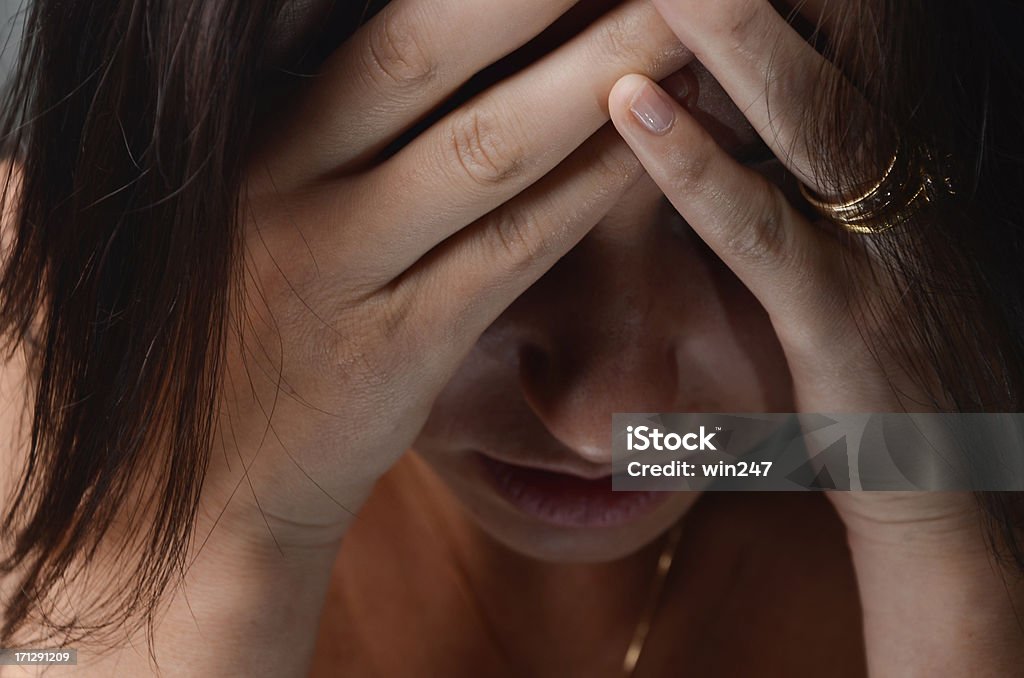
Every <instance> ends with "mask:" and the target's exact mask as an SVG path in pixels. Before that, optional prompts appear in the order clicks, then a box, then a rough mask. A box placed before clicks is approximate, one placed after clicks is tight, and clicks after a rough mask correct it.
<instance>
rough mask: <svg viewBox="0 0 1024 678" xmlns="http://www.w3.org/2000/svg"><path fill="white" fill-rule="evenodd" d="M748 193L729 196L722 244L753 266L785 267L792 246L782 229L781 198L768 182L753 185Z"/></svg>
mask: <svg viewBox="0 0 1024 678" xmlns="http://www.w3.org/2000/svg"><path fill="white" fill-rule="evenodd" d="M757 186H758V188H756V189H752V190H753V193H752V194H751V195H750V196H745V198H746V199H744V197H741V198H738V199H737V198H732V199H731V203H732V204H731V210H730V214H729V215H728V217H727V219H728V223H727V225H726V227H727V228H729V232H730V234H731V235H730V237H729V238H728V242H727V244H726V246H727V247H728V248H729V251H731V252H733V253H735V254H736V255H737V256H739V257H740V258H742V259H743V260H744V261H747V262H749V263H750V264H752V265H755V266H759V267H760V266H765V267H774V268H780V267H782V266H787V267H788V262H789V258H790V255H791V254H792V252H793V248H792V247H790V242H789V241H790V239H791V232H790V229H788V228H786V218H785V212H784V209H783V201H784V200H785V198H784V197H783V196H782V195H781V194H780V193H778V191H777V190H776V189H775V188H774V187H773V186H771V185H768V184H760V183H759V184H757Z"/></svg>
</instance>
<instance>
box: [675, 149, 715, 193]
mask: <svg viewBox="0 0 1024 678" xmlns="http://www.w3.org/2000/svg"><path fill="white" fill-rule="evenodd" d="M713 143H714V142H713V141H712V140H711V139H710V138H709V137H706V136H705V137H702V138H701V140H700V141H699V142H698V143H696V144H694V146H693V148H692V150H691V149H673V152H672V153H671V155H670V157H669V163H668V167H669V168H670V170H669V171H670V173H671V177H670V179H671V181H672V183H673V184H674V185H675V186H676V187H677V188H678V189H679V191H680V192H683V193H686V194H700V193H704V192H706V191H708V190H711V188H712V186H713V182H711V181H709V179H710V177H711V173H712V165H713V162H714V152H715V149H714V147H713V146H712V144H713Z"/></svg>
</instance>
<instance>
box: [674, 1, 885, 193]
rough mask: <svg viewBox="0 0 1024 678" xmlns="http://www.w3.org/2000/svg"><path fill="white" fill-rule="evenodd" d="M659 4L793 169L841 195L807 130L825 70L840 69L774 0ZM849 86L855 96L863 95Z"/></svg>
mask: <svg viewBox="0 0 1024 678" xmlns="http://www.w3.org/2000/svg"><path fill="white" fill-rule="evenodd" d="M654 4H655V6H656V7H657V8H658V10H659V11H660V12H661V14H662V16H663V17H664V18H665V21H666V22H667V23H668V24H669V26H671V27H672V30H673V31H675V33H676V35H678V36H679V38H680V40H682V41H683V43H684V44H685V45H687V46H688V47H689V48H690V49H692V50H693V52H694V55H695V56H696V58H697V59H698V60H700V62H701V63H702V64H703V65H704V66H705V67H706V68H707V69H708V70H709V71H710V72H711V74H712V75H713V76H714V77H715V79H716V80H718V82H719V83H720V84H721V85H722V88H723V89H725V91H726V92H727V93H728V94H729V97H730V98H731V99H732V100H733V102H734V103H735V104H736V106H737V107H738V108H739V109H740V110H741V111H743V112H744V114H745V115H746V116H747V119H748V120H749V121H750V124H751V125H752V126H753V127H754V129H756V130H757V132H758V134H759V135H760V136H761V138H762V139H764V141H765V143H766V144H767V145H768V146H769V147H770V148H771V149H772V151H773V152H774V153H775V155H776V157H778V158H779V160H781V161H782V162H783V164H785V165H786V167H787V169H789V171H790V172H792V173H793V174H794V175H795V176H796V177H797V178H798V179H800V180H801V181H803V182H804V183H806V184H808V185H809V186H811V187H812V188H815V189H816V190H818V192H820V193H823V194H831V193H835V188H834V187H830V186H821V185H819V181H818V179H817V177H816V176H815V174H816V173H815V167H816V166H819V163H816V158H815V157H813V155H812V153H813V149H809V148H808V144H807V139H806V138H805V135H804V132H805V131H806V115H807V113H808V109H807V106H808V105H809V103H810V102H812V101H814V99H815V89H816V88H818V87H820V86H821V84H822V80H821V78H822V74H823V73H828V72H831V73H832V74H833V75H835V76H836V77H839V76H838V73H835V71H834V70H833V67H832V66H831V65H830V64H829V63H828V62H827V61H826V60H825V59H824V58H823V57H822V56H821V55H820V54H819V53H818V52H817V51H815V49H814V48H813V47H812V46H811V45H810V44H808V43H807V41H805V40H804V39H803V38H802V37H801V36H800V35H799V34H798V33H797V32H796V31H795V30H794V29H793V28H792V27H791V26H790V25H789V24H788V23H787V22H786V20H785V19H784V18H783V17H782V16H781V15H780V14H779V13H778V12H776V10H775V9H774V8H773V7H772V5H771V3H769V2H768V0H719V2H715V3H712V4H711V5H709V4H708V3H706V2H698V1H696V0H654ZM849 91H850V93H851V96H850V97H849V98H848V99H849V100H850V101H851V102H855V101H859V99H857V98H856V97H855V96H853V91H852V89H851V90H849ZM853 105H857V104H853ZM862 105H866V104H862Z"/></svg>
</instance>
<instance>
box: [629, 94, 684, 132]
mask: <svg viewBox="0 0 1024 678" xmlns="http://www.w3.org/2000/svg"><path fill="white" fill-rule="evenodd" d="M629 110H630V111H632V112H633V115H634V116H635V117H636V119H637V120H639V121H640V124H641V125H643V126H644V127H646V128H647V129H648V131H650V132H651V133H652V134H659V135H660V134H665V133H666V132H668V131H669V130H670V129H671V128H672V123H674V122H675V120H676V113H675V111H674V110H673V109H672V104H671V102H669V101H668V99H667V97H666V96H665V95H664V94H662V93H661V92H660V91H658V90H657V89H655V88H654V87H651V83H649V82H644V84H643V85H641V86H640V88H639V89H638V90H637V92H636V94H634V95H633V99H632V101H630V102H629Z"/></svg>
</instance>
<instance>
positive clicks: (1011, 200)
mask: <svg viewBox="0 0 1024 678" xmlns="http://www.w3.org/2000/svg"><path fill="white" fill-rule="evenodd" d="M342 4H343V5H345V6H344V7H336V8H335V9H334V10H332V13H331V17H332V18H331V20H330V21H329V22H328V23H327V25H328V26H329V27H331V28H330V30H328V31H326V32H325V34H324V35H325V36H326V37H325V38H324V40H323V41H321V42H318V43H315V45H316V46H314V47H312V48H310V49H306V50H303V52H302V53H299V54H296V53H294V51H292V50H288V49H284V50H283V51H281V52H280V53H269V52H268V45H274V44H275V43H274V40H273V38H274V31H275V27H279V26H280V22H281V17H282V10H283V9H284V8H285V7H286V6H287V3H286V2H284V1H283V0H247V1H246V2H240V1H237V0H235V1H232V0H220V1H216V2H201V3H179V2H152V1H145V2H144V1H140V0H135V1H125V2H117V3H104V2H94V1H93V0H77V1H76V0H36V1H35V2H34V3H33V4H32V6H31V9H30V11H29V13H28V15H27V20H26V27H25V31H24V39H23V41H22V43H21V48H20V50H21V51H20V59H19V62H18V65H17V69H16V73H15V74H14V77H13V79H12V81H11V83H10V86H9V90H8V92H7V96H6V97H5V99H4V104H3V106H4V108H3V118H2V135H3V136H2V138H3V140H4V143H5V151H6V153H7V154H8V155H9V156H10V157H12V158H13V159H14V160H15V161H16V166H17V168H18V172H19V176H20V187H19V189H18V191H17V195H15V194H14V192H13V191H12V190H10V189H11V187H12V184H11V176H10V174H8V177H7V180H8V181H7V184H6V186H7V188H6V189H5V191H4V196H3V207H4V208H5V210H6V209H8V208H10V209H12V210H13V218H12V223H11V224H10V225H9V226H10V228H11V242H10V244H9V249H8V250H7V251H6V252H5V253H4V256H5V259H4V264H3V270H2V277H0V336H2V337H3V338H4V340H5V347H6V349H7V351H8V352H9V354H10V355H14V354H15V352H18V351H22V352H24V354H25V355H26V356H27V358H28V360H29V364H30V366H31V375H32V388H33V391H32V398H31V399H30V401H31V402H30V403H29V415H30V419H29V421H30V433H31V435H30V447H29V449H28V456H27V466H26V467H25V469H24V472H23V474H22V476H21V479H20V484H19V485H18V486H17V488H16V492H15V496H14V497H13V502H12V503H11V504H10V505H9V506H7V507H6V513H5V514H4V515H3V520H2V523H0V547H2V548H3V551H0V558H2V559H0V575H8V576H12V577H13V576H16V577H17V579H16V582H15V585H14V586H13V587H12V589H11V590H12V591H13V593H12V597H11V598H10V599H9V600H5V601H3V604H2V606H0V609H3V625H2V627H0V646H4V645H9V644H10V643H9V642H8V641H9V640H10V639H11V638H13V636H14V634H15V632H17V631H18V630H19V628H22V627H24V626H25V625H26V624H27V622H28V621H29V620H33V621H38V623H39V624H40V628H42V629H45V630H49V631H52V632H53V633H55V634H58V635H59V636H61V637H68V638H74V637H77V635H86V634H92V635H98V634H99V633H100V632H102V631H104V630H109V629H112V628H117V627H119V626H122V625H127V624H133V623H140V622H142V621H147V622H149V623H150V624H151V623H152V615H153V612H154V611H155V606H156V604H157V602H158V600H159V598H160V596H161V594H162V593H163V592H164V591H165V590H166V588H167V586H168V584H169V583H171V582H173V581H174V579H175V577H176V576H178V575H179V574H180V572H181V571H182V570H183V568H184V565H185V563H184V554H185V552H186V550H187V548H188V546H189V543H190V542H189V540H190V538H191V534H192V526H193V522H194V516H195V512H196V507H197V502H198V498H199V495H200V489H201V487H202V481H203V477H204V473H205V469H206V467H207V462H208V459H209V454H210V449H211V446H212V445H213V440H212V434H213V430H214V426H215V424H216V420H215V412H216V408H215V404H216V401H217V394H218V391H219V378H220V375H221V369H222V364H223V356H224V347H225V339H226V336H227V333H228V331H229V328H228V327H227V320H226V318H228V317H229V313H228V310H229V308H231V307H232V305H233V304H234V303H235V300H234V299H233V294H234V291H235V290H237V289H239V288H240V286H238V285H237V284H236V283H237V278H236V276H237V275H238V270H239V253H240V246H239V242H240V234H241V228H240V225H239V223H238V220H237V219H236V213H237V196H238V194H239V190H240V186H241V184H242V181H243V173H244V170H245V159H246V156H247V151H248V149H249V148H250V146H251V144H252V143H253V142H254V141H257V140H258V134H259V132H258V130H259V124H260V122H261V120H264V119H266V118H265V116H267V115H268V114H269V113H270V112H273V111H274V110H275V106H276V102H277V101H278V100H280V97H276V96H275V94H276V93H279V92H281V91H282V90H283V89H287V88H290V87H295V86H301V85H302V82H303V78H297V77H296V78H291V77H289V76H288V75H287V73H288V72H292V71H301V69H302V68H304V67H310V68H312V67H315V65H316V64H317V63H318V61H319V60H320V59H322V58H323V56H324V55H325V54H326V53H327V52H328V50H329V47H330V45H332V44H336V43H337V42H338V41H339V40H340V39H342V38H343V37H344V36H345V35H347V34H348V32H350V31H351V30H353V29H354V27H355V26H356V25H357V24H358V23H359V21H360V20H361V19H362V18H365V16H366V15H367V12H365V11H363V9H364V8H355V9H353V8H352V7H351V6H350V5H348V4H346V3H342ZM377 4H382V3H377ZM827 11H829V12H830V13H833V14H835V15H836V23H837V25H839V26H843V27H844V30H843V31H840V32H837V33H836V34H834V35H827V36H821V37H822V38H823V40H822V44H824V45H825V50H826V52H828V53H829V55H830V56H831V57H832V58H833V59H834V60H835V61H836V63H837V64H839V65H840V67H841V68H842V70H843V71H844V72H845V73H846V74H847V75H848V76H849V77H850V78H851V79H852V80H853V81H854V82H855V83H856V84H857V86H858V88H859V90H860V91H861V93H862V94H863V95H864V96H866V97H867V98H868V100H869V101H870V102H871V103H873V104H874V111H875V115H877V117H876V118H872V119H863V120H857V119H851V118H850V117H849V116H848V115H843V114H842V112H843V111H849V110H850V108H849V107H845V106H843V98H844V97H846V96H848V94H847V93H845V92H844V91H843V90H842V89H841V88H839V87H837V86H835V82H834V81H830V84H829V85H828V86H824V87H822V88H821V90H819V91H820V96H819V98H818V99H816V100H815V101H813V102H810V105H811V110H812V114H810V115H809V116H808V118H807V119H808V120H809V121H810V123H811V124H810V127H809V130H808V134H809V135H810V136H809V138H810V139H812V140H813V143H814V144H815V145H816V146H817V147H820V148H824V149H832V150H833V151H834V152H831V153H829V154H828V157H830V158H834V159H843V158H845V157H847V155H846V151H848V150H849V149H850V148H852V146H851V144H852V143H853V141H854V136H855V135H856V134H862V133H863V131H864V130H865V129H874V130H881V129H887V128H890V127H891V126H895V128H896V129H899V130H907V131H908V132H910V133H912V134H913V135H914V137H915V140H916V141H920V142H921V143H923V144H927V145H928V146H929V147H931V148H935V149H941V151H942V152H943V153H948V154H949V155H951V156H952V157H954V158H956V159H957V164H956V169H957V171H958V172H957V174H958V176H957V180H958V186H959V187H960V190H959V191H958V193H957V196H956V198H955V200H953V201H952V202H951V204H950V205H949V206H947V207H948V208H947V207H944V209H942V210H939V211H936V212H934V213H930V214H928V215H927V219H924V218H922V223H921V224H920V228H919V229H908V231H909V234H906V233H903V232H901V233H895V234H892V235H890V236H888V237H886V238H883V239H881V240H880V243H881V244H880V247H882V249H883V252H884V254H885V256H884V258H883V259H884V261H885V262H886V267H887V268H888V269H889V270H888V272H889V273H891V274H899V275H900V276H901V277H902V278H903V279H907V280H913V281H916V284H914V285H913V286H912V287H911V288H910V289H908V292H907V295H906V296H905V297H904V298H903V299H902V302H901V303H902V306H901V308H900V309H895V310H896V311H898V312H900V313H904V314H909V315H910V316H911V317H912V319H913V333H914V337H913V339H915V340H916V341H919V342H920V344H921V345H922V346H924V347H925V348H926V349H927V350H926V360H925V361H924V363H923V364H920V365H917V364H914V365H908V369H910V370H911V371H913V372H916V373H917V374H918V376H919V378H920V379H921V380H922V381H924V380H929V379H931V378H937V380H938V383H939V384H941V385H942V387H943V389H944V391H945V392H944V393H941V394H938V397H937V400H938V401H941V402H943V403H952V404H953V409H957V410H963V411H1017V410H1019V409H1020V402H1021V396H1022V391H1024V345H1022V341H1024V306H1022V304H1024V280H1022V275H1024V274H1022V272H1021V271H1022V267H1021V265H1020V263H1021V262H1022V261H1024V259H1022V255H1024V232H1022V231H1024V215H1022V207H1021V204H1020V201H1019V196H1018V195H1017V191H1019V190H1020V189H1021V188H1022V187H1024V176H1022V172H1024V144H1022V134H1021V132H1022V129H1021V116H1020V113H1019V112H1020V111H1022V110H1024V96H1022V89H1021V82H1022V80H1021V64H1022V63H1024V61H1022V59H1021V55H1020V54H1019V53H1018V52H1017V51H1015V50H1017V49H1018V48H1016V47H1014V45H1015V44H1016V43H1017V41H1018V38H1019V36H1020V33H1018V32H1017V31H1020V30H1022V25H1021V24H1022V20H1021V15H1022V11H1021V10H1020V9H1019V5H1018V4H1017V3H1012V2H1008V1H1004V0H987V1H980V0H979V1H978V2H961V3H942V2H939V3H936V2H925V1H924V0H899V1H896V0H864V1H863V2H836V3H831V4H830V5H829V7H828V10H827ZM275 62H276V63H275ZM285 62H287V65H288V68H287V69H284V68H275V66H280V65H281V64H282V63H285ZM826 80H827V79H826ZM833 112H835V113H833ZM879 153H880V155H879V157H881V156H882V152H881V151H880V152H879ZM13 166H15V165H11V167H13ZM852 171H853V168H850V167H846V166H845V165H844V164H843V162H831V163H829V164H828V165H827V166H823V167H821V168H820V172H821V174H822V176H823V177H830V178H832V179H834V180H835V183H837V184H839V185H842V184H843V181H844V178H846V177H847V175H848V174H849V173H851V172H852ZM8 172H10V170H8ZM14 200H16V204H14V202H13V201H14ZM915 231H916V232H915ZM951 309H953V312H952V313H951ZM892 310H893V309H889V311H892ZM951 317H953V318H956V322H955V323H952V324H951V323H950V320H949V319H950V318H951ZM897 348H898V347H897ZM909 360H910V356H909V355H908V361H909ZM142 485H144V486H145V487H147V488H148V489H149V492H147V493H146V494H140V493H139V492H138V488H139V487H140V486H142ZM141 497H146V499H147V502H148V503H147V504H145V505H143V506H137V505H136V503H137V502H139V501H140V499H141ZM980 498H981V501H982V503H983V505H984V506H985V508H986V515H987V516H988V517H989V519H990V522H991V525H990V528H991V529H990V530H989V532H990V534H991V536H992V539H993V545H994V546H995V547H996V549H997V552H998V553H1000V554H1002V555H1004V556H1006V557H1008V558H1009V559H1011V560H1012V561H1013V562H1014V563H1015V564H1016V565H1017V566H1018V567H1019V568H1021V569H1024V556H1022V553H1021V549H1020V546H1019V543H1018V540H1017V530H1018V529H1019V527H1020V519H1021V515H1022V514H1024V506H1022V502H1021V499H1020V495H1014V494H986V495H981V497H980ZM119 520H127V524H128V525H130V526H132V527H133V529H130V530H127V531H120V530H119V532H118V535H114V534H112V533H111V530H112V526H114V525H115V523H116V521H119ZM127 533H130V534H134V535H135V538H134V539H133V540H131V542H130V543H129V542H128V541H127V540H125V543H126V545H127V546H128V547H129V548H128V551H126V553H125V556H124V564H125V567H128V565H129V563H130V565H131V566H130V569H129V570H128V572H127V575H126V581H128V582H130V584H131V585H130V586H129V587H128V588H127V589H125V590H118V591H104V592H101V593H98V594H97V596H98V599H97V601H95V604H94V605H93V606H92V607H90V608H85V612H86V613H92V616H89V615H88V614H83V616H82V617H80V618H79V617H76V618H67V617H66V616H58V615H55V614H51V612H52V609H51V608H50V607H49V606H48V605H47V603H46V601H47V600H49V598H50V594H51V593H52V592H53V590H54V587H55V585H56V584H57V583H58V582H60V581H61V580H62V578H67V577H71V576H74V575H75V574H77V573H80V572H81V571H82V570H81V567H82V566H83V565H86V564H88V562H89V559H90V556H91V555H92V554H94V553H95V552H96V550H97V548H98V545H99V544H100V543H101V542H102V541H103V540H104V539H111V538H120V535H123V534H127Z"/></svg>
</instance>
